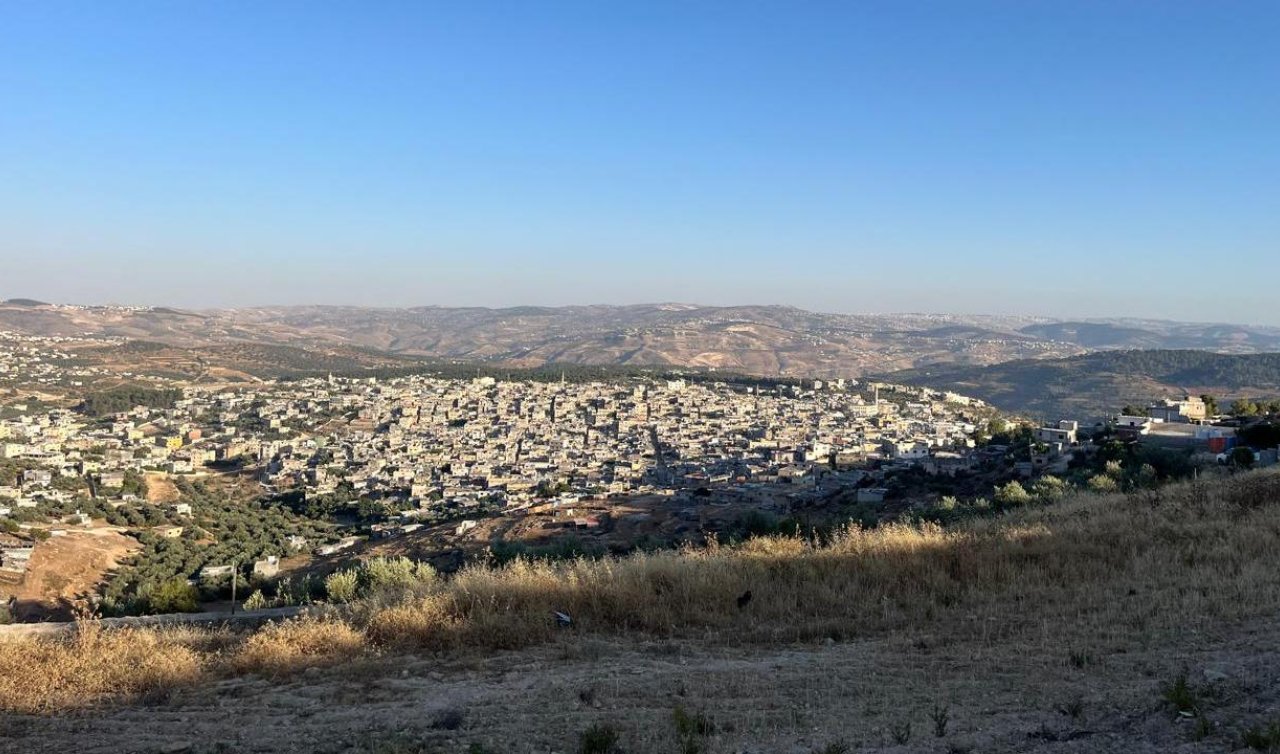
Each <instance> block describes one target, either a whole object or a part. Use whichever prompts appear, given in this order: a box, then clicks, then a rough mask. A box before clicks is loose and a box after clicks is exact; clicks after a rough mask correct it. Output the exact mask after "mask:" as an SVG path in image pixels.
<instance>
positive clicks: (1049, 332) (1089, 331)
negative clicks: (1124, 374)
mask: <svg viewBox="0 0 1280 754" xmlns="http://www.w3.org/2000/svg"><path fill="white" fill-rule="evenodd" d="M1018 331H1019V332H1020V333H1022V334H1024V335H1028V336H1031V337H1035V338H1042V339H1045V340H1053V341H1058V342H1062V343H1073V344H1075V345H1078V346H1081V347H1083V348H1087V349H1089V350H1099V349H1111V348H1116V349H1197V350H1204V351H1218V352H1221V353H1260V352H1267V351H1280V329H1277V328H1272V327H1245V326H1242V325H1223V324H1198V323H1191V322H1160V321H1150V320H1136V321H1135V320H1116V321H1090V322H1048V323H1037V324H1032V325H1027V326H1026V327H1022V328H1020V329H1019V330H1018Z"/></svg>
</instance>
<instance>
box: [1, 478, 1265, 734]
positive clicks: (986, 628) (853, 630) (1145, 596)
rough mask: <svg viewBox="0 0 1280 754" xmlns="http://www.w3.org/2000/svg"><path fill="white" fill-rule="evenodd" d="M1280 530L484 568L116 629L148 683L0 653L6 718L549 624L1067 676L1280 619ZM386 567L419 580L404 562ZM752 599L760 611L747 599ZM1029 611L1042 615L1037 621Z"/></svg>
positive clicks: (872, 538)
mask: <svg viewBox="0 0 1280 754" xmlns="http://www.w3.org/2000/svg"><path fill="white" fill-rule="evenodd" d="M1278 526H1280V474H1277V473H1275V472H1269V471H1258V472H1252V473H1248V474H1238V475H1234V476H1231V477H1225V478H1220V479H1219V478H1215V479H1213V480H1212V481H1208V482H1206V481H1200V482H1194V483H1185V484H1181V485H1174V486H1171V487H1168V488H1165V489H1164V490H1163V494H1162V495H1160V496H1159V498H1158V499H1154V500H1153V499H1147V498H1144V497H1139V496H1123V495H1104V496H1096V495H1090V494H1086V493H1071V494H1069V495H1068V496H1067V497H1065V498H1064V499H1063V501H1062V502H1061V503H1060V504H1058V505H1055V506H1048V507H1043V506H1034V507H1025V508H1019V509H1017V510H1015V511H1013V512H1010V513H1007V514H1004V515H1001V516H997V517H993V518H992V517H987V518H973V519H966V520H964V521H962V522H960V523H958V524H956V525H955V526H952V527H942V526H938V525H936V524H917V525H908V524H894V525H888V526H883V527H880V528H877V529H873V530H863V529H860V528H858V527H850V528H846V529H842V530H840V531H837V532H834V533H832V534H831V535H830V536H828V537H826V538H820V539H802V538H795V537H762V538H757V539H752V540H748V541H746V542H743V543H741V544H738V545H733V546H728V545H723V546H718V547H717V546H712V547H707V548H697V549H695V548H687V549H685V550H681V551H665V552H653V553H637V554H634V555H631V556H628V557H625V558H621V559H613V558H604V559H599V560H573V561H559V562H547V561H538V562H532V561H527V560H522V559H517V560H515V561H512V562H510V563H507V564H505V565H500V566H491V565H484V564H474V565H471V566H468V567H466V568H464V569H463V570H462V571H460V572H458V573H457V574H455V575H454V576H452V577H451V578H448V579H440V578H436V577H434V575H432V576H431V577H430V578H429V579H426V580H420V581H418V582H417V583H416V584H415V585H414V586H413V588H411V589H409V590H407V591H405V592H404V593H402V594H399V595H391V596H384V597H381V598H379V599H376V600H372V601H365V600H361V599H357V600H356V601H355V602H354V603H352V604H351V605H350V606H347V607H344V608H331V609H330V610H329V611H328V613H329V615H328V616H327V617H321V616H316V617H312V618H305V619H300V620H296V621H287V622H284V623H279V624H275V625H272V626H268V627H266V628H264V629H261V630H259V631H258V632H256V633H253V634H251V635H249V636H248V637H231V638H227V639H226V641H225V642H223V643H221V644H219V645H218V646H217V648H216V650H213V649H210V647H209V644H208V642H196V641H192V640H191V637H190V636H189V635H184V636H185V638H183V637H176V636H175V635H174V634H172V633H169V632H165V631H159V630H157V631H144V630H134V631H128V632H124V631H102V632H100V633H99V634H95V636H98V638H97V639H96V640H95V641H97V642H98V647H99V648H100V649H101V651H99V654H102V655H104V656H122V655H123V656H130V657H131V656H132V655H128V652H131V651H133V650H131V649H128V648H127V647H125V646H124V645H122V644H121V643H120V641H121V638H122V637H126V636H127V637H131V641H132V642H133V644H132V645H130V646H133V645H138V646H142V645H145V646H149V647H151V650H149V653H148V654H147V656H146V657H145V658H142V660H141V661H139V662H135V663H131V662H128V661H126V662H119V663H117V662H111V663H107V662H102V663H99V664H100V665H101V666H102V667H110V668H111V669H112V670H111V672H112V673H115V674H123V675H128V674H130V673H134V672H138V673H139V677H138V678H136V679H135V678H128V679H126V680H124V681H119V682H117V681H116V680H113V681H111V682H99V681H93V680H90V681H89V682H86V683H83V684H72V683H71V682H70V680H67V679H68V676H67V675H66V673H65V672H64V671H62V670H59V669H58V668H59V667H64V666H66V667H74V666H77V663H84V662H86V660H85V658H84V657H83V656H81V654H79V653H80V652H81V649H79V648H80V647H82V646H83V644H82V643H81V640H79V639H71V640H67V639H27V640H19V641H14V642H10V643H7V644H4V645H2V646H0V678H2V679H3V680H0V707H2V708H5V709H32V708H34V709H61V708H68V707H75V706H80V705H83V704H85V703H88V702H89V701H91V700H93V699H96V698H99V697H100V696H103V695H117V694H119V695H123V696H129V695H132V694H135V693H137V692H136V690H138V689H145V688H147V687H151V686H157V685H163V684H169V683H173V684H181V683H190V682H194V681H195V680H196V679H198V678H202V677H208V676H218V675H225V674H236V673H262V674H264V675H269V676H276V675H282V674H288V673H290V672H293V671H296V670H297V669H299V668H305V667H310V666H313V665H325V664H332V663H336V662H342V661H344V660H347V659H349V658H351V657H361V656H364V655H365V654H367V653H372V652H396V651H400V650H405V649H407V650H414V649H428V650H448V649H451V648H459V647H468V646H470V647H481V648H502V647H513V648H514V647H523V646H528V645H530V644H532V643H536V642H542V641H546V640H549V639H552V638H554V637H556V636H557V635H558V630H557V628H556V626H555V620H554V617H553V615H552V611H553V610H560V611H564V612H567V613H568V614H570V615H572V616H573V619H574V622H575V625H576V626H580V627H581V630H582V631H585V632H590V633H627V634H637V633H638V634H647V635H650V636H654V637H662V638H669V637H675V636H687V637H694V636H697V637H703V638H708V637H715V636H732V637H733V638H734V640H735V641H748V642H751V641H757V642H777V641H796V640H802V641H804V640H819V639H822V638H825V637H829V636H831V635H833V633H835V632H837V631H838V632H840V634H841V635H852V634H856V635H860V636H874V635H877V634H880V635H887V632H890V631H900V630H904V629H912V630H929V629H930V627H933V628H940V627H942V626H944V625H945V626H946V631H947V633H948V636H949V639H950V640H953V641H961V640H965V639H966V638H973V639H981V640H982V641H983V642H1005V641H1012V640H1016V638H1017V637H1018V636H1021V635H1032V634H1034V635H1035V636H1036V638H1037V640H1038V641H1060V642H1061V644H1062V645H1063V646H1064V650H1063V655H1062V658H1061V660H1060V661H1061V662H1063V663H1064V664H1067V663H1070V664H1072V665H1076V666H1078V667H1084V666H1088V665H1089V664H1090V663H1091V662H1092V660H1090V659H1088V656H1087V655H1084V654H1083V653H1082V651H1081V650H1080V649H1078V648H1077V649H1068V648H1066V647H1069V645H1068V644H1067V642H1068V641H1070V640H1071V638H1072V637H1079V636H1081V635H1090V636H1092V637H1096V639H1095V640H1096V641H1098V642H1106V641H1109V640H1115V639H1119V638H1123V637H1126V636H1137V635H1140V636H1142V637H1143V638H1144V640H1147V641H1150V640H1154V639H1158V638H1159V637H1161V636H1165V635H1173V634H1183V633H1185V632H1186V631H1188V630H1197V631H1199V630H1204V629H1205V628H1208V627H1210V626H1218V625H1221V624H1222V622H1223V621H1230V620H1237V619H1243V618H1248V617H1253V616H1258V615H1269V614H1273V613H1274V612H1275V611H1276V610H1277V609H1280V588H1278V587H1277V585H1276V583H1275V580H1274V573H1275V570H1276V568H1277V567H1280V552H1277V549H1276V548H1275V546H1274V534H1273V532H1274V531H1275V530H1276V528H1277V527H1278ZM378 568H381V567H378ZM389 571H390V572H391V573H393V574H403V573H404V572H405V570H404V566H401V565H395V566H390V567H389ZM413 573H414V574H415V575H417V570H416V568H415V569H413ZM398 578H399V576H393V577H390V583H398V581H397V579H398ZM375 581H377V583H382V582H381V581H379V580H377V579H375ZM659 583H660V584H662V585H663V589H661V590H657V589H655V588H654V585H655V584H659ZM1187 584H1194V585H1196V586H1195V588H1194V589H1188V588H1187V587H1186V585H1187ZM747 585H749V586H750V589H751V591H752V594H753V600H752V603H751V604H752V610H751V611H750V613H749V614H747V613H745V612H744V611H740V610H739V609H737V606H736V604H735V602H734V598H735V596H737V595H739V594H741V593H742V592H743V590H744V589H745V588H746V587H747ZM1029 601H1030V602H1034V604H1035V605H1036V610H1035V611H1028V610H1026V607H1025V606H1026V604H1028V602H1029ZM867 604H874V605H877V606H878V608H877V609H876V610H873V611H868V610H865V609H864V608H863V606H864V605H867ZM969 616H971V617H969ZM196 633H198V632H196ZM1072 657H1075V658H1076V660H1072V659H1071V658H1072ZM164 658H168V659H164ZM51 668H52V670H50V669H51ZM93 672H95V673H105V672H106V671H103V670H101V668H99V669H98V670H95V671H93ZM59 678H61V679H64V680H62V681H58V680H47V679H59ZM113 678H114V676H113ZM73 686H74V688H73ZM1162 692H1163V693H1164V698H1165V699H1166V700H1167V702H1168V703H1169V704H1170V705H1171V706H1173V708H1174V709H1176V710H1179V711H1193V710H1195V709H1197V697H1196V695H1195V693H1194V689H1193V688H1191V685H1190V683H1189V682H1188V681H1187V679H1186V678H1185V677H1181V678H1179V679H1175V680H1174V681H1172V682H1171V683H1170V684H1168V686H1167V687H1166V688H1164V689H1162ZM673 718H674V719H675V721H676V723H677V727H678V728H679V730H681V731H686V732H693V733H696V735H688V736H685V738H687V739H688V740H689V741H691V742H692V743H691V744H690V745H691V746H693V747H694V749H693V750H700V749H698V747H699V746H700V744H699V743H698V742H699V741H700V740H701V739H703V738H705V737H706V736H707V735H710V734H711V732H712V731H714V730H715V725H714V724H713V723H712V722H711V720H710V719H709V718H706V717H704V716H702V715H698V714H694V713H692V712H688V711H685V710H681V711H680V713H679V714H678V715H676V714H673ZM935 724H936V721H935Z"/></svg>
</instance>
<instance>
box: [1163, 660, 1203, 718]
mask: <svg viewBox="0 0 1280 754" xmlns="http://www.w3.org/2000/svg"><path fill="white" fill-rule="evenodd" d="M1161 697H1162V698H1163V699H1164V701H1165V703H1166V704H1168V705H1169V706H1170V707H1172V708H1173V709H1174V711H1175V712H1177V713H1179V714H1183V715H1194V714H1196V713H1197V712H1198V711H1199V709H1200V700H1199V698H1198V697H1197V695H1196V692H1195V690H1194V689H1192V688H1191V684H1190V682H1188V681H1187V672H1186V671H1185V670H1184V671H1182V672H1181V673H1179V674H1178V677H1177V678H1174V679H1173V680H1172V681H1170V682H1169V683H1168V684H1166V685H1165V687H1164V689H1163V691H1162V692H1161Z"/></svg>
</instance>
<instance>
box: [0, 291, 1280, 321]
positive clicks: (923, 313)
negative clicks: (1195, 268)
mask: <svg viewBox="0 0 1280 754" xmlns="http://www.w3.org/2000/svg"><path fill="white" fill-rule="evenodd" d="M15 300H17V301H21V300H31V301H38V302H39V303H42V304H49V305H55V306H82V307H121V308H133V307H139V308H150V309H164V308H171V309H175V310H181V311H189V312H195V313H205V312H220V311H234V310H252V309H277V308H280V309H287V308H307V307H316V308H334V309H342V308H352V309H381V310H387V311H398V310H405V309H430V308H439V309H486V310H492V311H501V310H506V309H524V308H539V309H574V308H592V307H613V308H628V307H662V306H672V307H688V308H699V309H704V308H714V309H734V308H775V307H776V308H794V309H799V310H802V311H806V312H809V313H812V314H832V315H839V316H852V317H954V318H961V319H964V318H969V319H1001V318H1009V319H1022V320H1043V321H1045V322H1086V323H1124V322H1132V323H1143V322H1148V323H1168V324H1179V325H1205V326H1214V325H1221V326H1230V327H1249V328H1261V329H1280V325H1270V324H1266V323H1261V322H1248V321H1233V320H1198V319H1176V318H1174V319H1170V318H1162V317H1134V316H1124V315H1114V316H1106V315H1102V316H1087V317H1086V316H1078V317H1054V316H1050V315H1045V314H1035V313H1026V314H1023V313H1011V312H1001V311H994V310H993V311H955V312H945V311H927V310H914V311H913V310H906V309H903V310H895V311H868V310H849V311H837V310H828V309H815V308H810V307H805V306H798V305H795V304H785V303H765V302H739V303H729V304H709V303H706V302H697V301H631V302H622V303H614V302H604V301H589V302H585V303H569V304H530V303H520V302H515V303H506V304H497V305H482V304H438V303H425V304H403V305H399V304H397V305H392V304H356V303H343V302H315V301H313V302H299V303H293V304H281V303H269V302H268V303H250V304H244V305H241V306H228V307H218V306H211V307H189V306H181V305H177V304H173V303H155V302H145V301H135V302H130V301H50V300H45V299H40V298H37V297H32V296H20V295H4V294H0V303H3V302H9V301H15Z"/></svg>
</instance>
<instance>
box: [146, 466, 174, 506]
mask: <svg viewBox="0 0 1280 754" xmlns="http://www.w3.org/2000/svg"><path fill="white" fill-rule="evenodd" d="M146 478H147V502H148V503H152V504H166V503H176V502H177V501H178V498H179V497H181V495H179V494H178V488H177V487H175V486H174V484H173V481H172V480H170V479H169V475H168V474H164V473H161V472H158V471H148V472H147V474H146Z"/></svg>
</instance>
